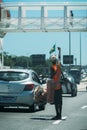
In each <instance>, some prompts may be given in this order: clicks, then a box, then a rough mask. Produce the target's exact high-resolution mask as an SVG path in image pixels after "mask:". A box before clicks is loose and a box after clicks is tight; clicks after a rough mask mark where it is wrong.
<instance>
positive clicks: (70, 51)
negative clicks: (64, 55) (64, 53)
mask: <svg viewBox="0 0 87 130" xmlns="http://www.w3.org/2000/svg"><path fill="white" fill-rule="evenodd" d="M70 56H71V32H70V31H69V69H70V65H71V63H70Z"/></svg>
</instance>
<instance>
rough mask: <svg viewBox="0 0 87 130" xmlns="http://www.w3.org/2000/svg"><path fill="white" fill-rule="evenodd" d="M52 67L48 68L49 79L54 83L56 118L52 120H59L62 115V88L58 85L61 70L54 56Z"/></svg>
mask: <svg viewBox="0 0 87 130" xmlns="http://www.w3.org/2000/svg"><path fill="white" fill-rule="evenodd" d="M51 62H52V66H51V68H50V73H51V79H53V81H54V105H55V110H56V116H55V117H53V118H52V120H60V119H61V116H62V115H61V113H62V88H61V84H60V79H61V69H60V63H58V64H57V58H56V56H55V55H53V56H52V57H51Z"/></svg>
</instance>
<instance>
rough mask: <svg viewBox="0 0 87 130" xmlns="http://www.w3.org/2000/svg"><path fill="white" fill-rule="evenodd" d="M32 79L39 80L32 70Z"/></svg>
mask: <svg viewBox="0 0 87 130" xmlns="http://www.w3.org/2000/svg"><path fill="white" fill-rule="evenodd" d="M32 79H33V80H34V81H35V82H38V83H40V80H39V78H38V76H37V75H36V74H35V73H34V72H32Z"/></svg>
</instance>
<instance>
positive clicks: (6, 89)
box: [0, 69, 45, 111]
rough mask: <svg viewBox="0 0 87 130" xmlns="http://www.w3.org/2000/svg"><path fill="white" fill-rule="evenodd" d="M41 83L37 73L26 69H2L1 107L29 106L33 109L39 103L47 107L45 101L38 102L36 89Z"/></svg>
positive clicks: (39, 105)
mask: <svg viewBox="0 0 87 130" xmlns="http://www.w3.org/2000/svg"><path fill="white" fill-rule="evenodd" d="M38 86H40V87H41V83H40V80H39V77H38V75H37V73H36V72H35V71H33V70H25V69H23V70H22V69H3V70H0V108H3V107H4V106H28V107H29V109H30V110H31V111H34V110H35V106H36V105H38V107H39V108H40V109H45V103H43V102H41V103H38V104H36V102H35V100H34V91H35V89H36V88H37V87H38Z"/></svg>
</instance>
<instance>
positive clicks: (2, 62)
mask: <svg viewBox="0 0 87 130" xmlns="http://www.w3.org/2000/svg"><path fill="white" fill-rule="evenodd" d="M0 50H1V68H3V66H4V51H3V39H2V38H0Z"/></svg>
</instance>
